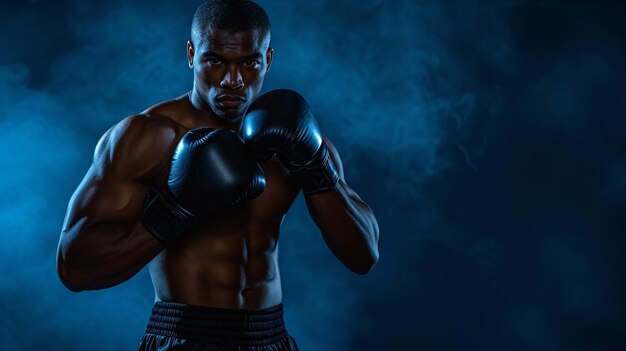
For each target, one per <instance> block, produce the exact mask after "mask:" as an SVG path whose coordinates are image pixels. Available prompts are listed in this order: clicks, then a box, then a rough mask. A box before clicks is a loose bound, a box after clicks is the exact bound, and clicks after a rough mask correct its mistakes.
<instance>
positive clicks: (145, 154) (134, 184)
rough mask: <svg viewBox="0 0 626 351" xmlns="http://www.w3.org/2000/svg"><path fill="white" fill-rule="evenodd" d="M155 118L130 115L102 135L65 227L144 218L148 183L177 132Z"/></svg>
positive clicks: (71, 204) (77, 190) (71, 202)
mask: <svg viewBox="0 0 626 351" xmlns="http://www.w3.org/2000/svg"><path fill="white" fill-rule="evenodd" d="M149 123H152V122H150V121H147V120H145V118H144V119H140V118H132V119H131V118H128V119H126V120H125V121H123V122H121V123H120V124H118V125H116V126H115V127H113V128H111V129H110V130H109V131H107V132H106V133H105V134H104V135H103V136H102V138H101V139H100V141H99V142H98V144H97V146H96V149H95V151H94V158H93V163H92V165H91V167H90V168H89V170H88V171H87V174H86V175H85V177H84V178H83V180H82V182H81V183H80V185H79V186H78V188H77V189H76V191H75V192H74V194H73V195H72V198H71V199H70V202H69V205H68V209H67V215H66V218H65V223H64V226H63V230H64V231H65V230H66V229H68V228H71V227H72V226H73V225H74V224H75V223H76V222H77V221H79V220H80V219H83V218H85V219H86V221H87V223H86V225H88V226H90V225H94V224H96V223H99V222H128V221H134V220H137V219H138V218H139V214H140V211H141V208H142V207H143V202H144V200H145V196H146V193H147V190H148V183H149V181H150V180H151V179H152V178H153V177H154V175H155V174H156V172H157V171H158V170H159V169H160V167H161V166H162V162H161V161H162V160H163V159H164V158H165V155H166V154H167V152H169V149H170V146H169V145H170V144H171V134H172V133H171V132H169V131H168V130H166V131H165V132H161V130H160V129H157V128H155V126H150V125H149ZM157 127H158V126H157ZM161 129H163V128H161ZM164 133H165V134H164Z"/></svg>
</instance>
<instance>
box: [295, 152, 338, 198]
mask: <svg viewBox="0 0 626 351" xmlns="http://www.w3.org/2000/svg"><path fill="white" fill-rule="evenodd" d="M296 175H297V177H298V180H299V181H300V184H301V185H302V191H303V192H304V194H305V195H311V194H315V193H319V192H322V191H326V190H329V189H332V188H333V187H334V186H335V184H336V183H337V181H338V180H339V174H338V172H337V167H336V166H335V163H334V162H333V160H332V158H331V157H330V153H329V152H328V149H326V146H324V144H322V146H321V147H320V148H319V150H318V151H317V152H316V153H315V156H313V159H311V161H309V162H307V164H305V165H304V167H302V168H301V169H299V170H298V171H296Z"/></svg>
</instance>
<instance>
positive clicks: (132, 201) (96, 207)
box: [63, 166, 147, 231]
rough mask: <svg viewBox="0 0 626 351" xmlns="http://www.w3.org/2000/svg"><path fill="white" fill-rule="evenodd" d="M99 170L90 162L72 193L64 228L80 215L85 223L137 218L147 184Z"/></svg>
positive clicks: (125, 220) (77, 219) (74, 221)
mask: <svg viewBox="0 0 626 351" xmlns="http://www.w3.org/2000/svg"><path fill="white" fill-rule="evenodd" d="M99 173H101V170H98V169H97V167H94V166H92V167H91V168H90V169H89V171H88V172H87V174H86V175H85V178H84V179H83V180H82V182H81V183H80V185H79V186H78V188H77V189H76V191H75V192H74V194H73V195H72V197H71V199H70V202H69V204H68V208H67V215H66V218H65V223H64V225H63V230H64V231H66V230H67V229H69V228H71V227H72V226H73V225H74V224H75V223H76V222H77V221H79V220H80V219H83V218H84V219H85V220H86V221H87V223H85V224H86V225H87V226H91V225H94V224H96V223H100V222H128V221H133V220H137V219H138V216H139V212H140V210H141V208H142V206H143V201H144V198H145V194H146V192H147V186H146V185H145V184H144V183H142V182H139V181H133V180H123V179H110V177H106V176H105V177H102V176H99Z"/></svg>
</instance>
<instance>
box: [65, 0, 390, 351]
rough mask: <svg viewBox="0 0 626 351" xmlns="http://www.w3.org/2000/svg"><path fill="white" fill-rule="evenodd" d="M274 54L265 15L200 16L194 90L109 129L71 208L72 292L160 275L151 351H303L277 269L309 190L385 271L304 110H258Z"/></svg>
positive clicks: (284, 94) (361, 207) (294, 102)
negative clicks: (289, 218)
mask: <svg viewBox="0 0 626 351" xmlns="http://www.w3.org/2000/svg"><path fill="white" fill-rule="evenodd" d="M269 43H270V24H269V19H268V18H267V15H266V13H265V11H264V10H263V9H262V8H261V7H260V6H258V5H257V4H255V3H253V2H251V1H228V0H216V1H209V2H207V3H205V4H203V5H202V6H200V7H199V8H198V10H197V11H196V14H195V16H194V19H193V23H192V33H191V40H190V41H188V42H187V56H188V62H189V67H190V68H191V69H193V72H194V84H193V89H192V90H191V91H190V92H189V93H188V94H185V95H183V96H180V97H178V98H176V99H173V100H170V101H166V102H164V103H161V104H158V105H156V106H153V107H151V108H149V109H148V110H146V111H144V112H143V113H141V114H138V115H133V116H130V117H127V118H126V119H124V120H122V121H121V122H119V123H118V124H117V125H115V126H113V127H112V128H111V129H109V130H108V131H107V132H106V133H105V134H104V135H103V136H102V138H101V139H100V141H99V142H98V144H97V146H96V149H95V152H94V160H93V164H92V165H91V168H90V169H89V171H88V172H87V174H86V176H85V178H84V179H83V181H82V182H81V184H80V185H79V186H78V189H76V192H75V193H74V195H73V196H72V198H71V200H70V203H69V206H68V210H67V215H66V218H65V223H64V227H63V230H62V233H61V238H60V242H59V247H58V258H57V262H58V265H57V266H58V274H59V277H60V279H61V281H62V282H63V283H64V284H65V285H66V286H67V287H68V288H69V289H70V290H72V291H82V290H93V289H104V288H108V287H111V286H115V285H117V284H120V283H122V282H124V281H126V280H127V279H129V278H131V277H132V276H133V275H135V274H136V273H137V272H138V271H139V270H141V269H142V267H144V266H145V265H146V264H147V265H148V267H149V271H150V275H151V277H152V281H153V284H154V289H155V293H156V298H155V300H156V302H155V306H154V308H153V311H152V316H151V318H150V322H149V325H148V329H147V330H146V333H145V334H144V336H143V337H142V339H141V342H140V346H139V348H140V349H141V350H157V349H158V350H167V349H177V350H178V349H194V350H195V349H206V350H218V349H219V350H229V349H236V350H297V346H296V343H295V341H294V340H293V339H292V338H291V337H290V336H289V335H288V334H287V332H286V330H285V326H284V322H283V309H282V294H281V282H280V274H279V268H278V261H277V259H278V258H277V256H278V236H279V230H280V225H281V223H282V220H283V218H284V216H285V213H286V212H287V210H288V209H289V207H290V206H291V204H292V202H293V201H294V199H295V197H296V196H297V194H298V192H299V191H300V190H303V191H304V193H305V199H306V203H307V206H308V210H309V212H310V214H311V217H312V218H313V220H314V222H315V223H316V224H317V226H318V227H319V229H320V231H321V233H322V235H323V237H324V240H325V241H326V243H327V245H328V247H329V248H330V249H331V250H332V252H333V253H334V254H335V256H336V257H337V258H338V259H339V260H340V261H341V262H342V263H344V264H345V265H346V266H347V267H348V268H349V269H350V270H352V271H354V272H356V273H359V274H365V273H367V272H368V271H369V270H370V269H371V268H372V266H373V265H374V264H375V263H376V261H377V260H378V248H377V243H378V225H377V223H376V219H375V217H374V215H373V213H372V212H371V210H370V208H369V207H368V206H367V205H366V204H365V203H364V202H363V201H362V200H361V199H360V198H359V196H358V195H357V194H356V193H355V192H354V191H353V190H352V189H351V188H350V187H349V186H348V185H347V184H346V183H345V180H344V177H343V170H342V164H341V160H340V158H339V155H338V153H337V151H336V149H335V148H334V146H333V145H332V143H331V142H330V141H329V140H328V139H326V138H325V137H324V138H322V137H321V133H320V131H319V128H318V126H317V124H316V122H315V119H314V118H313V115H312V113H311V111H310V110H309V107H308V105H307V104H306V102H305V101H304V99H303V98H302V97H301V96H300V95H298V94H297V93H295V92H293V91H289V90H276V91H272V92H270V93H267V94H265V95H262V96H260V97H258V98H257V95H258V94H259V92H260V90H261V85H262V83H263V79H264V77H265V74H266V73H267V72H268V71H269V69H270V66H271V63H272V57H273V50H272V49H271V48H270V46H269ZM242 131H243V132H242Z"/></svg>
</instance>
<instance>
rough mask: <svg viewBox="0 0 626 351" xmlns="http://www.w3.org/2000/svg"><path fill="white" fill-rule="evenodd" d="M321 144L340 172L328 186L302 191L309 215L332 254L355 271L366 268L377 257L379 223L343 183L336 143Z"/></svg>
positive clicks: (363, 271)
mask: <svg viewBox="0 0 626 351" xmlns="http://www.w3.org/2000/svg"><path fill="white" fill-rule="evenodd" d="M324 144H326V147H327V149H328V152H329V156H330V158H331V160H332V161H333V163H334V164H335V167H336V169H337V173H338V175H339V180H338V181H337V183H336V184H335V186H334V187H332V188H331V189H329V190H325V191H322V192H318V193H314V194H310V195H305V200H306V204H307V207H308V209H309V213H310V215H311V218H312V219H313V221H314V222H315V224H316V225H317V227H318V228H319V229H320V231H321V232H322V236H323V237H324V241H326V244H327V245H328V247H329V248H330V250H331V251H332V252H333V254H334V255H335V256H336V257H337V258H338V259H339V260H340V261H341V262H342V263H343V264H344V265H346V267H348V268H349V269H350V270H351V271H353V272H355V273H358V274H365V273H367V272H369V271H370V270H371V269H372V267H373V266H374V265H375V264H376V262H377V261H378V235H379V233H378V223H377V222H376V217H374V213H373V212H372V210H371V209H370V207H369V206H368V205H367V204H366V203H365V202H364V201H363V200H361V198H360V197H359V195H357V193H356V192H355V191H354V190H352V188H350V187H349V186H348V184H346V181H345V178H344V174H343V165H342V164H341V158H340V157H339V153H338V152H337V149H336V148H335V146H334V145H333V144H332V143H331V142H330V141H329V140H328V139H327V138H326V137H324Z"/></svg>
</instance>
